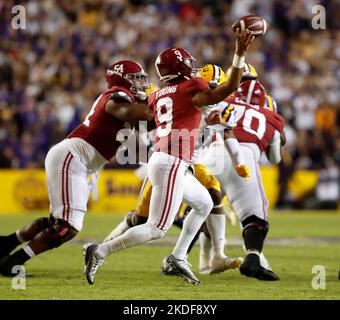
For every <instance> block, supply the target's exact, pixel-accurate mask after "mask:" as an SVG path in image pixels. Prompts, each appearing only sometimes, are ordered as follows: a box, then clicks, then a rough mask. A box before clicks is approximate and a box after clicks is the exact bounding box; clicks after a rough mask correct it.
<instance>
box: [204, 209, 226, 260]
mask: <svg viewBox="0 0 340 320" xmlns="http://www.w3.org/2000/svg"><path fill="white" fill-rule="evenodd" d="M225 219H226V217H225V214H212V213H210V214H209V216H208V217H207V219H206V221H205V222H206V224H207V227H208V230H209V233H210V237H211V243H212V247H213V252H214V257H220V258H224V257H225V254H224V242H225Z"/></svg>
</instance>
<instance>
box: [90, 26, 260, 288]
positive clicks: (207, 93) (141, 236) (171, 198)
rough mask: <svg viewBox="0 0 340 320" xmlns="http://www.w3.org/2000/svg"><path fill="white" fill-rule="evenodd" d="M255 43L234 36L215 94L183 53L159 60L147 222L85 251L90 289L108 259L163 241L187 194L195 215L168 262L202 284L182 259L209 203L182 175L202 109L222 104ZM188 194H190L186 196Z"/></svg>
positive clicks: (233, 143)
mask: <svg viewBox="0 0 340 320" xmlns="http://www.w3.org/2000/svg"><path fill="white" fill-rule="evenodd" d="M253 39H254V36H253V35H252V33H251V32H250V31H249V30H246V31H244V32H242V33H240V32H239V31H238V32H237V41H236V52H235V56H234V60H233V68H232V71H231V76H230V78H229V81H227V82H226V83H224V84H222V85H220V86H218V87H216V88H215V89H210V88H209V85H208V83H207V82H206V81H204V80H203V79H202V78H199V77H194V76H193V73H194V71H195V70H194V65H193V63H194V58H193V57H192V56H191V55H190V54H189V53H188V52H187V51H186V50H184V49H182V48H170V49H166V50H164V51H163V52H161V53H160V54H159V56H158V57H157V59H156V63H155V67H156V70H157V73H158V75H159V77H160V80H161V81H162V82H164V83H165V86H164V87H163V88H162V89H161V90H159V91H157V92H155V93H154V94H152V95H151V96H150V97H149V101H148V105H149V108H150V110H153V112H154V115H155V122H156V139H155V141H156V143H155V151H154V152H153V154H152V156H151V158H150V159H149V162H148V167H147V172H148V179H149V180H150V183H151V185H152V192H151V200H150V210H149V216H148V220H147V222H146V223H144V224H142V225H138V226H134V227H132V228H130V229H129V230H127V231H126V232H125V233H123V234H122V235H120V236H119V237H117V238H115V239H113V240H110V241H108V242H105V243H102V244H100V245H99V246H97V245H89V246H87V247H86V248H85V270H86V278H87V280H88V282H89V283H90V284H93V283H94V277H95V274H96V272H97V270H98V267H99V266H100V264H101V262H102V261H103V259H104V258H105V257H106V256H108V255H109V254H111V253H114V252H117V251H120V250H122V249H125V248H129V247H132V246H135V245H138V244H142V243H145V242H146V241H149V240H153V239H158V238H161V237H163V236H164V235H165V233H166V231H167V230H168V229H169V227H170V226H171V225H172V223H173V221H174V218H175V216H176V214H177V212H178V210H179V207H180V204H181V202H182V199H183V194H184V193H187V201H188V203H190V206H191V207H192V208H193V209H192V210H191V211H190V213H189V214H188V216H187V217H186V219H185V221H184V225H183V230H182V232H181V234H180V237H179V239H178V241H177V243H176V246H175V248H174V250H173V252H172V255H171V256H169V258H168V262H169V263H171V264H172V267H173V268H174V269H176V270H177V271H178V274H179V275H180V276H181V277H183V278H184V279H185V280H187V281H189V282H192V283H194V284H198V283H200V282H199V279H198V278H197V277H196V276H195V275H194V274H193V272H192V271H191V268H190V264H189V263H188V261H187V257H186V254H187V251H188V247H189V245H190V243H191V241H192V240H193V238H194V236H195V235H196V233H197V232H198V230H199V228H200V227H201V225H202V224H203V222H204V220H205V219H206V217H207V215H208V214H209V213H210V211H211V209H212V207H213V202H212V200H211V197H210V194H209V192H208V191H207V190H206V189H205V188H204V187H203V186H202V185H201V184H200V183H199V181H198V180H197V179H196V178H195V177H194V176H192V175H190V174H186V172H187V170H188V167H189V162H190V160H191V157H192V154H193V151H194V146H195V144H196V143H195V142H196V139H197V135H198V132H199V124H200V121H201V118H202V111H203V109H204V107H205V106H207V105H212V104H216V103H218V102H220V101H223V100H224V99H225V98H226V97H227V96H228V95H229V94H231V93H232V92H233V91H234V90H235V89H236V88H237V86H238V84H239V80H240V76H241V72H242V67H243V63H244V54H245V52H246V51H247V49H248V46H249V44H250V42H252V41H253ZM217 116H218V114H217ZM214 118H216V117H213V116H212V117H211V119H214ZM227 140H228V142H227V143H228V144H230V148H231V149H232V151H231V153H233V154H235V157H234V158H235V159H236V162H235V165H236V166H237V167H238V168H239V169H241V170H242V169H243V170H244V174H245V175H248V171H247V170H245V169H246V168H245V167H244V166H243V163H242V161H241V159H240V157H239V155H240V152H239V151H240V150H239V145H238V143H237V140H236V139H235V138H234V137H233V136H231V135H230V136H229V137H228V139H227ZM242 160H243V159H242ZM240 165H242V166H241V167H240ZM189 180H190V181H189ZM188 182H190V183H188ZM186 188H188V189H190V190H189V191H186V190H185V189H186ZM190 191H193V192H190ZM188 197H191V199H188Z"/></svg>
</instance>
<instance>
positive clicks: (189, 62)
mask: <svg viewBox="0 0 340 320" xmlns="http://www.w3.org/2000/svg"><path fill="white" fill-rule="evenodd" d="M195 60H196V59H195V58H194V57H193V56H192V55H191V54H190V53H189V52H188V51H186V50H184V49H183V48H169V49H166V50H164V51H162V52H161V53H160V54H159V55H158V57H157V59H156V62H155V67H156V70H157V73H158V76H159V78H160V80H161V81H164V82H168V81H170V80H172V79H175V78H178V77H183V78H184V79H187V80H189V79H191V78H192V77H193V75H194V74H195V73H196V72H197V71H198V69H196V68H195V66H194V62H195Z"/></svg>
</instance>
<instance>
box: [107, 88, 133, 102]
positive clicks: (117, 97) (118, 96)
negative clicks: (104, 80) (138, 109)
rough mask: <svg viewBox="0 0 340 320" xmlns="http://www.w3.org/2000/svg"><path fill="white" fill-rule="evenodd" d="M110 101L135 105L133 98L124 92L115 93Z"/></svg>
mask: <svg viewBox="0 0 340 320" xmlns="http://www.w3.org/2000/svg"><path fill="white" fill-rule="evenodd" d="M109 100H113V101H115V102H124V103H133V100H132V98H131V97H130V96H129V95H128V94H127V93H125V92H124V91H115V92H113V93H111V95H110V97H109Z"/></svg>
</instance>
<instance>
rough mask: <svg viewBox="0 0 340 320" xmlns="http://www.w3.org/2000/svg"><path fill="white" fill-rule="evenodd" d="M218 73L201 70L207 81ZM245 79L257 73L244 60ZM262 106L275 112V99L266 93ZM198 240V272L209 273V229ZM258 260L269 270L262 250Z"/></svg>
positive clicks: (233, 217)
mask: <svg viewBox="0 0 340 320" xmlns="http://www.w3.org/2000/svg"><path fill="white" fill-rule="evenodd" d="M222 72H223V71H222ZM230 72H231V67H229V68H228V70H227V72H226V75H225V78H226V79H228V77H229V76H230ZM219 73H220V72H218V71H216V69H213V70H211V69H210V70H209V69H206V70H205V72H204V73H203V72H201V74H202V76H203V78H204V79H206V80H207V81H210V80H211V79H212V78H213V76H214V75H215V74H219ZM247 80H258V73H257V71H256V69H255V68H254V67H253V66H252V65H251V64H249V63H247V62H245V64H244V67H243V73H242V78H241V83H242V82H244V81H247ZM264 107H265V108H267V109H269V110H271V111H274V112H277V104H276V101H275V100H274V98H273V97H271V96H270V95H268V94H266V102H265V105H264ZM282 139H285V137H284V134H283V135H282ZM226 208H227V210H226V215H227V218H228V220H229V221H230V222H231V224H234V225H235V224H236V220H237V214H236V213H235V211H234V210H233V208H232V206H230V203H227V207H226ZM241 228H242V224H241ZM221 232H222V226H221V231H220V233H221ZM199 240H200V241H199V243H200V259H199V265H200V272H201V273H210V272H211V271H212V245H211V239H210V234H209V230H207V229H205V232H204V233H201V234H200V238H199ZM221 241H222V237H221ZM223 241H224V239H223ZM244 249H245V248H244ZM260 261H261V265H262V266H263V267H265V268H266V269H269V270H271V266H270V264H269V262H268V261H267V259H266V257H265V256H264V254H263V252H261V254H260Z"/></svg>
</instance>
